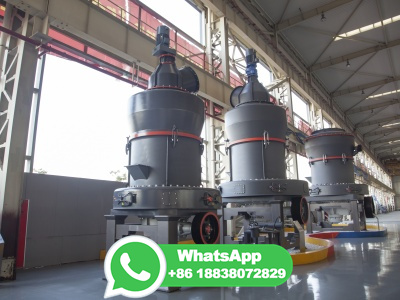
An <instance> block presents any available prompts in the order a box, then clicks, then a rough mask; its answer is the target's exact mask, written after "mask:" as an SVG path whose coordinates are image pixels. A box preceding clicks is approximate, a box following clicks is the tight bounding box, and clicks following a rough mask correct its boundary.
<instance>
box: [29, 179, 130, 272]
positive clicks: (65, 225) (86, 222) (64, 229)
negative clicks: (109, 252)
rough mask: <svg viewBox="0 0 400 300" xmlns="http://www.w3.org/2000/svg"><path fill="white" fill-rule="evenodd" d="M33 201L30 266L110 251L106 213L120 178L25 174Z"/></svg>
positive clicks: (119, 183)
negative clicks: (108, 247)
mask: <svg viewBox="0 0 400 300" xmlns="http://www.w3.org/2000/svg"><path fill="white" fill-rule="evenodd" d="M25 175H26V176H25V189H24V198H25V199H29V200H30V201H29V212H28V226H27V227H28V230H27V239H26V253H25V267H26V268H30V267H37V266H48V265H57V264H62V263H70V262H77V261H87V260H95V259H98V258H99V252H100V250H101V249H105V240H106V237H105V232H106V221H105V218H104V215H105V214H108V213H109V212H110V209H111V207H112V195H113V191H114V190H115V189H117V188H120V187H123V186H124V185H125V184H124V183H121V182H112V181H103V180H91V179H83V178H73V177H63V176H52V175H41V174H25Z"/></svg>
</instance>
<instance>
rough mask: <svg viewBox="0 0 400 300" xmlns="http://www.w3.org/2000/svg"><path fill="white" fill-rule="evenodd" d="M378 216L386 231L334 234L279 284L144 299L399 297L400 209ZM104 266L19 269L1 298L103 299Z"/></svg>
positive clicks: (341, 299)
mask: <svg viewBox="0 0 400 300" xmlns="http://www.w3.org/2000/svg"><path fill="white" fill-rule="evenodd" d="M380 221H381V224H382V225H384V226H386V227H387V229H388V236H387V237H384V238H364V239H361V238H360V239H336V240H334V243H335V252H336V257H335V258H333V259H330V260H329V261H325V262H321V263H316V264H312V265H307V266H297V267H295V268H294V271H293V274H292V276H291V278H290V280H288V281H287V282H286V284H283V285H281V286H279V287H276V288H186V289H184V290H182V291H178V292H175V293H171V294H167V293H163V292H156V293H154V294H152V295H151V296H148V297H146V298H145V299H149V300H150V299H151V300H157V299H160V300H164V299H165V300H187V299H189V300H214V299H226V300H229V299H250V300H253V299H254V300H261V299H293V300H303V299H307V300H309V299H310V300H311V299H323V300H330V299H332V300H345V299H350V300H358V299H385V300H391V299H400V212H392V213H389V214H386V215H380ZM102 268H103V264H102V262H99V261H94V262H85V263H76V264H67V265H62V266H56V267H47V268H41V269H31V270H23V271H19V272H18V280H17V281H14V282H1V283H0V300H3V299H4V300H6V299H7V300H17V299H24V300H25V299H29V300H47V299H51V300H61V299H74V300H80V299H85V300H92V299H103V295H104V289H105V286H106V282H105V281H103V280H102V279H101V278H102V276H103V269H102ZM114 299H126V298H124V297H116V298H114Z"/></svg>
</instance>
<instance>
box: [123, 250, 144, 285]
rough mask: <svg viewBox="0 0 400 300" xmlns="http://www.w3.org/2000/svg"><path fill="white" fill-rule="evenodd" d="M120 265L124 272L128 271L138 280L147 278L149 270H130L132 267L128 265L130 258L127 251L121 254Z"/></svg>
mask: <svg viewBox="0 0 400 300" xmlns="http://www.w3.org/2000/svg"><path fill="white" fill-rule="evenodd" d="M120 262H121V266H122V267H123V268H124V270H125V272H126V273H128V275H129V276H131V277H132V278H134V279H136V280H139V281H147V280H149V278H150V276H151V274H150V273H149V272H146V271H144V270H142V272H140V274H138V273H136V272H134V271H132V269H131V268H130V267H129V263H130V262H131V259H130V258H129V255H128V253H124V254H122V255H121V258H120Z"/></svg>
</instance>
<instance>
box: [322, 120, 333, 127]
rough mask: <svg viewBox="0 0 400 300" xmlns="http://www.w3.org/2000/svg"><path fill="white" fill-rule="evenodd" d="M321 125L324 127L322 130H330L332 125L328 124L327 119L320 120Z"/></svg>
mask: <svg viewBox="0 0 400 300" xmlns="http://www.w3.org/2000/svg"><path fill="white" fill-rule="evenodd" d="M322 124H323V126H324V129H325V128H332V123H331V122H329V121H328V120H327V119H325V118H322Z"/></svg>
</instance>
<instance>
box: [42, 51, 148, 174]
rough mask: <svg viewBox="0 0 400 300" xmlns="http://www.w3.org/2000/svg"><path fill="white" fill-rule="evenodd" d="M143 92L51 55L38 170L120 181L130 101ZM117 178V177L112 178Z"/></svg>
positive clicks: (45, 82) (44, 100)
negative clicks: (128, 103)
mask: <svg viewBox="0 0 400 300" xmlns="http://www.w3.org/2000/svg"><path fill="white" fill-rule="evenodd" d="M138 91H140V89H139V88H132V86H131V85H129V84H127V83H124V82H122V81H119V80H117V79H114V78H112V77H109V76H107V75H105V74H102V73H100V72H97V71H94V70H92V69H89V68H87V67H84V66H82V65H80V64H77V63H74V62H70V61H68V60H64V59H61V58H58V57H55V56H51V55H47V58H46V67H45V72H44V80H43V88H42V97H41V105H40V112H39V123H38V133H37V141H36V152H35V161H34V169H35V170H36V172H46V173H48V174H53V175H64V176H72V177H84V178H92V179H104V180H115V179H117V176H122V177H123V176H124V174H126V171H125V168H124V166H126V165H127V164H128V157H127V155H126V154H125V144H126V137H127V136H129V135H130V134H131V132H129V126H128V124H127V119H128V113H127V110H126V108H127V100H128V98H129V97H130V96H131V95H132V94H134V93H136V92H138ZM110 172H116V173H117V174H114V175H113V174H110Z"/></svg>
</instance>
